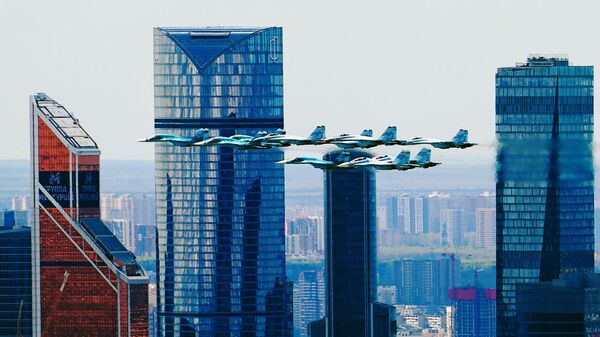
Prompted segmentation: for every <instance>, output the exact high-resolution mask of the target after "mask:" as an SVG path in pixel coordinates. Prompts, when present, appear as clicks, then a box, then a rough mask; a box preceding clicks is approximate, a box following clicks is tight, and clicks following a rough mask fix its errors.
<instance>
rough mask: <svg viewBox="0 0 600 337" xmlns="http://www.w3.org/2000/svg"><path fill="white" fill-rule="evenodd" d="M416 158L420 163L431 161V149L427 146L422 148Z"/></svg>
mask: <svg viewBox="0 0 600 337" xmlns="http://www.w3.org/2000/svg"><path fill="white" fill-rule="evenodd" d="M415 159H416V161H417V164H419V165H423V164H427V163H429V162H430V161H431V149H428V148H426V147H424V148H422V149H421V151H419V153H417V157H416V158H415Z"/></svg>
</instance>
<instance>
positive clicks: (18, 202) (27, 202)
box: [11, 196, 32, 211]
mask: <svg viewBox="0 0 600 337" xmlns="http://www.w3.org/2000/svg"><path fill="white" fill-rule="evenodd" d="M11 205H12V210H13V211H28V210H30V209H31V207H32V206H31V197H29V196H18V197H14V198H12V200H11Z"/></svg>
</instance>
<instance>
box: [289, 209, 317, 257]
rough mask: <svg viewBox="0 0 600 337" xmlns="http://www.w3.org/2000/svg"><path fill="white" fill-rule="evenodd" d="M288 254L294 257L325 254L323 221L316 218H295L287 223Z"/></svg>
mask: <svg viewBox="0 0 600 337" xmlns="http://www.w3.org/2000/svg"><path fill="white" fill-rule="evenodd" d="M286 234H287V235H286V246H287V248H286V253H287V255H294V256H317V255H319V254H323V250H324V233H323V219H322V218H320V217H316V216H311V217H307V216H304V217H299V218H294V219H292V220H290V221H288V223H287V233H286Z"/></svg>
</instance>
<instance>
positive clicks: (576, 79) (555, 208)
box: [496, 55, 594, 336]
mask: <svg viewBox="0 0 600 337" xmlns="http://www.w3.org/2000/svg"><path fill="white" fill-rule="evenodd" d="M592 136H593V67H591V66H570V65H569V61H568V58H566V57H564V56H541V55H534V56H530V57H529V58H528V59H527V62H526V63H524V64H517V65H516V66H515V67H506V68H499V69H498V72H497V73H496V137H497V140H498V151H497V159H496V210H497V213H496V218H497V223H496V228H497V230H496V242H497V243H496V245H497V248H496V259H497V262H496V263H497V266H496V268H497V276H496V278H497V282H496V283H497V291H498V292H497V295H498V297H497V299H498V303H497V310H498V313H497V328H498V336H515V335H516V334H517V327H518V326H517V322H516V318H515V317H516V316H515V315H516V298H515V289H516V285H517V284H519V283H529V282H538V281H541V282H549V281H552V280H553V279H556V278H558V277H559V275H560V274H564V273H571V272H590V271H592V270H593V267H594V232H593V228H594V171H593V162H592Z"/></svg>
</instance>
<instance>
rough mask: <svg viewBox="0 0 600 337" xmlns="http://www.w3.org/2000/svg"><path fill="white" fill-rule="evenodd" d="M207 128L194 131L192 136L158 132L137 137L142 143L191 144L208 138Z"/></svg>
mask: <svg viewBox="0 0 600 337" xmlns="http://www.w3.org/2000/svg"><path fill="white" fill-rule="evenodd" d="M208 132H209V130H208V129H200V130H198V131H196V133H195V134H194V136H193V137H182V136H176V135H171V134H167V133H159V134H156V135H154V136H152V137H149V138H143V139H138V140H137V141H138V142H144V143H166V142H169V143H171V144H173V145H175V146H182V147H183V146H192V145H193V144H194V143H197V142H201V141H204V140H206V139H208Z"/></svg>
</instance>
